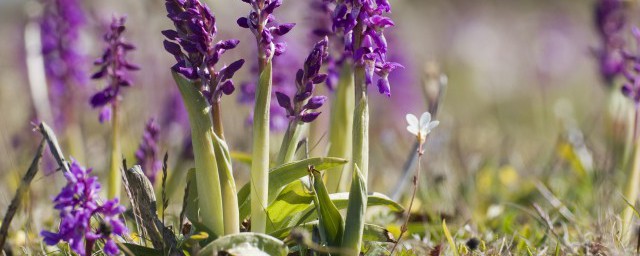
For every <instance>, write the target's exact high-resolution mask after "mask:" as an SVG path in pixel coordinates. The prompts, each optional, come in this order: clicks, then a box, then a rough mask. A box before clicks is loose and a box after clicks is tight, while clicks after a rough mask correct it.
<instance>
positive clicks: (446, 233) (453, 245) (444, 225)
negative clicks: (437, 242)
mask: <svg viewBox="0 0 640 256" xmlns="http://www.w3.org/2000/svg"><path fill="white" fill-rule="evenodd" d="M442 230H443V231H444V236H445V237H447V242H449V247H451V251H453V255H455V256H458V255H460V254H459V253H458V247H456V243H455V242H454V241H453V237H452V236H451V232H449V228H447V221H446V220H444V219H443V220H442Z"/></svg>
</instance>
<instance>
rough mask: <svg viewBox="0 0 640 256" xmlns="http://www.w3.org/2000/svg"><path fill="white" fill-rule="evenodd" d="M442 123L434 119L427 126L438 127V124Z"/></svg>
mask: <svg viewBox="0 0 640 256" xmlns="http://www.w3.org/2000/svg"><path fill="white" fill-rule="evenodd" d="M439 124H440V121H433V122H431V123H429V126H428V127H427V128H429V130H431V129H433V128H436V127H437V126H438V125H439Z"/></svg>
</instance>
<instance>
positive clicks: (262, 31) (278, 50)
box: [238, 0, 295, 60]
mask: <svg viewBox="0 0 640 256" xmlns="http://www.w3.org/2000/svg"><path fill="white" fill-rule="evenodd" d="M242 1H243V2H245V3H248V4H250V5H251V7H252V8H253V10H251V12H249V15H248V16H247V17H241V18H239V19H238V25H239V26H240V27H243V28H248V29H250V30H251V32H253V34H254V35H255V37H256V39H257V40H258V42H259V44H260V53H261V57H265V58H266V59H268V60H270V59H272V58H273V56H274V55H275V56H279V55H281V54H282V53H284V51H285V50H286V46H287V45H286V43H284V42H278V43H276V42H275V39H276V37H279V36H283V35H285V34H287V33H288V32H289V31H291V29H293V27H294V26H295V23H284V24H278V23H277V22H276V20H275V17H274V16H273V12H274V11H275V10H276V8H278V7H280V6H281V5H282V0H242ZM262 55H264V56H262Z"/></svg>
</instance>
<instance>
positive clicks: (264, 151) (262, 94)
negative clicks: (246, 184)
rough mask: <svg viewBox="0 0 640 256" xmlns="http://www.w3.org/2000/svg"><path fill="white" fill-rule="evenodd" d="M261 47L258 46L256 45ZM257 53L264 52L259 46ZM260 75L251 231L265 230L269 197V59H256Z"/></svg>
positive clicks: (252, 186) (253, 167)
mask: <svg viewBox="0 0 640 256" xmlns="http://www.w3.org/2000/svg"><path fill="white" fill-rule="evenodd" d="M259 49H261V47H259ZM260 56H266V55H265V54H264V53H263V52H262V50H260ZM259 63H260V64H259V68H260V79H259V81H258V89H257V91H256V104H255V108H254V111H253V154H252V156H253V157H252V158H253V162H252V164H251V231H252V232H256V233H265V232H266V224H267V214H266V208H267V206H268V200H269V114H270V113H269V106H270V104H271V68H272V65H271V60H267V59H266V57H261V58H260V60H259Z"/></svg>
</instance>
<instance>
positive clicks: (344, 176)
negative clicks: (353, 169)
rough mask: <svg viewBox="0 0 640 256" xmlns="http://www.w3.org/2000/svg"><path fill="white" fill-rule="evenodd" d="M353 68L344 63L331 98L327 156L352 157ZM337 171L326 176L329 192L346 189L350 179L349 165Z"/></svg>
mask: <svg viewBox="0 0 640 256" xmlns="http://www.w3.org/2000/svg"><path fill="white" fill-rule="evenodd" d="M353 87H354V86H353V68H352V66H351V64H349V63H346V62H345V63H343V65H342V69H341V71H340V80H339V81H338V86H337V87H336V91H335V94H334V95H335V96H334V97H335V98H334V99H332V100H331V103H332V105H331V117H330V124H331V125H330V126H329V152H328V153H327V156H333V157H344V158H347V159H348V158H349V157H351V141H352V139H351V138H352V136H353V135H352V127H353V108H354V105H355V96H354V94H355V89H354V88H353ZM334 169H335V171H333V170H332V171H331V172H329V173H326V174H325V175H324V176H325V177H324V178H325V181H326V185H327V189H328V190H329V193H336V192H341V191H346V188H347V185H348V184H349V183H348V179H349V168H348V166H344V167H342V166H340V167H335V168H334Z"/></svg>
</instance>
